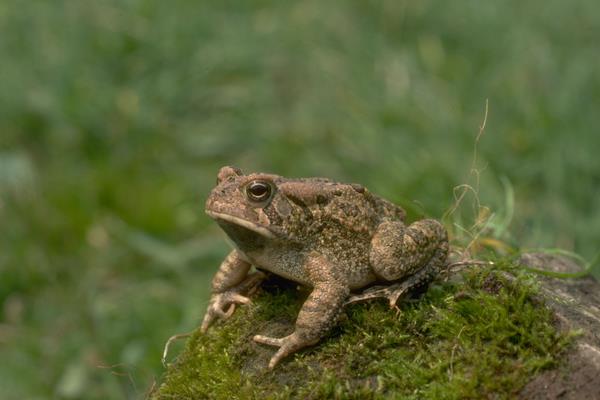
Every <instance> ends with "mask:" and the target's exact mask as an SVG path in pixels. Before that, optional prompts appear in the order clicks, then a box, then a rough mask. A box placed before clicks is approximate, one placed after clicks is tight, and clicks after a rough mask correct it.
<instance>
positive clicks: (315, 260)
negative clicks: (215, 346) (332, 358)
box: [254, 256, 350, 369]
mask: <svg viewBox="0 0 600 400" xmlns="http://www.w3.org/2000/svg"><path fill="white" fill-rule="evenodd" d="M307 272H308V274H309V276H310V278H311V280H312V282H314V289H313V291H312V292H311V294H310V295H309V296H308V299H306V301H305V302H304V304H303V305H302V309H301V310H300V313H299V314H298V318H297V319H296V329H295V330H294V332H293V333H292V334H291V335H288V336H285V337H283V338H272V337H267V336H262V335H256V336H254V341H256V342H259V343H263V344H267V345H270V346H277V347H279V350H278V351H277V353H275V355H274V356H273V357H272V358H271V361H269V369H273V368H274V367H275V366H276V365H277V364H278V363H279V361H281V360H282V359H283V358H284V357H286V356H288V355H290V354H293V353H295V352H296V351H298V350H300V349H301V348H303V347H306V346H310V345H313V344H315V343H317V342H318V341H319V340H320V339H321V338H322V337H323V336H325V334H326V333H327V332H328V331H329V329H331V328H332V327H333V326H334V325H335V323H336V322H337V320H338V317H339V315H340V313H341V311H342V309H343V306H344V302H345V300H346V298H347V297H348V294H349V292H350V289H349V287H348V285H347V283H346V282H345V280H344V279H343V277H342V276H341V274H339V273H337V271H336V268H335V266H333V265H331V264H330V263H329V262H328V261H327V260H325V259H324V258H323V257H319V256H316V257H311V258H310V260H309V262H308V264H307Z"/></svg>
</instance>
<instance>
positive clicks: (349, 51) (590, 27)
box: [0, 0, 600, 399]
mask: <svg viewBox="0 0 600 400" xmlns="http://www.w3.org/2000/svg"><path fill="white" fill-rule="evenodd" d="M0 32H1V34H0V56H1V59H2V62H1V63H0V87H1V88H2V90H0V305H1V307H0V353H2V361H3V362H2V363H0V388H1V389H0V390H1V392H0V397H2V398H7V399H20V398H49V397H54V398H79V397H81V396H83V393H85V395H86V397H88V398H102V399H104V398H123V397H126V398H135V397H137V396H139V395H140V394H141V393H143V392H144V390H145V389H146V388H148V387H149V386H150V385H151V383H152V381H153V379H154V378H155V377H157V376H159V375H160V374H161V372H162V368H161V366H160V355H161V350H162V345H163V343H164V341H165V340H166V338H168V337H169V336H171V335H172V334H173V333H175V332H181V331H188V330H190V329H192V328H193V327H195V326H197V324H198V322H199V320H200V317H201V315H202V313H203V311H204V308H205V307H206V303H207V296H208V288H209V280H210V278H211V276H212V274H213V272H214V270H215V268H216V266H217V265H218V263H219V261H220V259H221V258H223V256H224V254H225V253H226V251H227V250H226V249H227V247H226V245H225V243H224V241H223V239H222V236H221V234H220V233H219V232H218V230H217V229H216V228H215V227H214V226H213V224H211V223H210V221H209V220H208V219H207V218H206V217H205V216H204V215H203V212H202V209H203V201H204V199H205V197H206V195H207V193H208V192H209V190H210V189H211V187H212V186H213V184H214V180H215V175H216V172H217V171H218V168H219V167H220V166H222V165H225V164H233V165H237V166H239V167H241V168H243V169H244V170H246V171H254V170H265V171H271V172H276V173H279V174H282V175H290V176H310V175H319V176H328V177H331V178H334V179H338V180H342V181H351V182H360V183H362V184H364V185H365V186H367V187H369V189H371V190H372V191H373V192H375V193H378V194H381V195H383V196H384V197H387V198H389V199H390V200H393V201H395V202H397V203H399V204H401V205H403V206H404V207H405V208H407V210H408V212H409V215H410V217H411V218H417V217H420V216H421V215H423V214H426V215H430V216H434V217H440V216H441V215H442V214H443V212H444V211H445V210H447V209H448V208H449V207H450V205H451V203H452V202H453V188H454V187H455V186H456V185H458V184H461V183H463V182H466V181H467V175H468V172H469V169H470V166H471V158H472V150H473V144H474V138H475V136H476V134H477V132H478V127H479V125H480V123H481V121H482V119H483V115H484V108H485V101H486V99H489V116H488V120H487V126H486V130H485V133H484V135H483V137H482V139H481V141H480V142H479V144H478V160H479V162H478V165H477V166H478V167H479V169H480V170H481V171H482V172H481V177H480V178H481V179H480V184H479V197H480V199H481V202H482V203H483V204H486V205H488V206H490V208H491V210H493V211H494V212H495V213H496V215H497V217H505V216H508V215H509V214H510V213H509V212H508V211H510V210H509V209H513V210H514V213H513V217H512V219H511V221H512V223H511V225H510V226H509V227H508V229H506V230H504V231H503V235H502V236H501V239H502V240H504V241H506V242H507V243H509V244H511V245H513V246H514V247H540V246H541V247H553V248H554V247H559V248H564V249H567V250H571V251H575V252H578V253H580V254H582V255H583V256H584V257H585V258H586V259H588V260H591V259H593V257H594V255H595V254H596V253H597V251H598V246H597V244H598V242H599V241H600V213H598V211H597V206H596V205H597V204H598V203H599V201H600V185H599V182H600V181H599V175H598V171H600V158H599V157H597V149H598V146H599V145H600V136H598V134H597V129H596V127H597V126H599V125H600V114H598V112H597V110H598V108H599V107H600V58H599V57H598V44H597V38H598V37H599V36H600V5H598V3H597V2H596V1H594V0H575V1H572V2H569V4H565V3H564V2H562V1H558V0H550V1H542V0H527V1H517V0H503V1H499V2H494V3H493V4H492V3H489V4H486V3H483V2H473V1H465V0H458V1H453V2H434V1H429V0H428V1H419V2H409V1H379V2H378V1H358V0H356V1H349V2H344V3H330V2H318V1H310V0H309V1H302V2H288V1H251V2H244V4H243V5H240V4H239V2H228V1H225V2H218V3H216V2H205V1H197V2H185V1H179V0H176V1H172V2H161V1H150V0H127V1H121V0H118V1H117V0H106V1H85V0H82V1H74V0H56V1H51V2H49V1H43V0H31V1H27V2H23V1H16V0H6V1H3V2H1V4H0ZM502 182H510V185H509V186H505V185H504V184H503V183H502ZM505 188H512V189H513V190H514V207H513V208H511V207H508V206H507V205H509V204H510V203H509V202H507V201H506V200H505V195H506V193H507V189H505ZM467 200H468V201H467V203H466V205H467V207H465V208H464V209H463V212H461V213H460V218H459V219H457V220H458V221H461V223H462V224H463V225H469V224H468V222H464V221H472V220H473V219H474V215H473V213H471V212H470V209H469V207H468V205H469V204H470V201H471V198H468V199H467ZM498 221H501V218H500V219H499V220H498ZM594 273H595V274H596V276H598V275H599V274H600V272H599V269H598V268H596V269H595V271H594ZM40 366H44V368H40ZM106 367H110V368H106Z"/></svg>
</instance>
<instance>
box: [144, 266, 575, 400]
mask: <svg viewBox="0 0 600 400" xmlns="http://www.w3.org/2000/svg"><path fill="white" fill-rule="evenodd" d="M499 264H500V265H499V266H497V267H495V268H494V269H489V268H486V269H481V268H475V269H472V270H470V271H468V272H466V273H465V274H464V275H463V278H464V280H460V281H454V282H450V283H444V284H440V285H436V286H433V287H432V288H431V290H429V291H428V292H427V293H426V294H425V296H424V297H423V298H422V299H420V300H419V301H415V302H410V303H404V304H403V305H402V307H401V313H400V314H396V313H395V312H394V311H392V310H390V309H389V306H388V305H387V304H386V303H385V302H372V303H369V304H360V305H354V306H352V307H349V308H348V309H347V311H346V315H345V319H344V320H343V322H342V323H341V324H340V326H339V327H338V328H336V331H335V332H334V333H333V334H332V335H330V337H328V338H327V339H325V340H323V341H322V342H321V343H320V344H318V345H317V346H315V347H313V348H310V349H308V350H304V351H302V352H300V353H298V354H297V355H295V356H294V357H291V358H292V360H291V361H287V362H284V363H283V364H281V365H280V366H278V367H277V368H276V369H275V370H273V371H272V372H271V371H268V370H267V369H266V365H267V362H268V357H269V356H270V355H271V353H272V351H273V349H271V348H269V349H267V350H266V351H265V349H264V348H263V347H262V346H260V345H257V344H254V343H253V342H252V341H251V337H252V336H253V335H254V334H256V333H257V332H264V331H268V330H269V329H270V330H271V331H272V330H273V326H274V325H275V326H276V325H282V324H283V325H284V326H285V329H283V330H285V331H286V332H287V331H289V330H290V329H292V326H293V325H292V324H293V321H294V320H295V317H296V315H297V313H298V309H299V306H300V305H301V303H302V300H303V298H304V296H305V294H304V295H303V294H299V293H298V292H297V291H295V290H294V288H293V287H288V288H287V289H282V290H273V289H272V288H271V290H270V291H269V290H267V291H263V292H262V293H260V295H259V296H258V298H257V299H256V304H255V305H253V306H249V307H242V308H241V309H240V310H238V311H236V312H237V315H236V316H235V317H234V318H232V319H231V320H228V321H227V322H225V323H223V324H220V325H217V326H215V327H214V328H213V329H212V330H211V331H210V332H209V333H208V334H205V335H203V334H201V333H199V332H196V333H195V334H194V335H193V336H192V338H191V339H190V340H189V342H188V344H187V346H186V348H185V350H184V352H183V353H182V355H181V356H180V357H179V358H178V360H177V362H176V363H175V364H174V365H173V366H171V367H170V368H169V370H168V371H167V374H166V377H165V380H164V383H163V384H161V385H160V386H159V388H158V390H157V391H156V392H155V393H154V396H153V398H154V399H170V398H177V399H194V398H215V399H224V398H229V399H254V398H270V399H287V398H290V397H293V398H303V399H321V398H338V399H351V398H356V399H380V398H403V399H404V398H405V399H422V398H427V399H430V398H435V399H465V398H488V397H489V398H514V396H515V395H516V394H517V393H518V391H519V389H520V388H521V387H522V386H523V385H524V384H525V383H526V382H527V381H528V380H529V379H531V377H532V375H534V374H535V373H537V372H539V371H541V370H543V369H546V368H550V367H553V366H556V365H557V364H558V363H559V362H560V361H559V360H560V356H561V352H562V351H563V350H564V349H565V348H566V346H567V345H568V343H569V342H570V337H569V335H567V334H564V333H562V334H561V333H558V332H557V331H556V330H555V327H554V323H553V316H552V313H551V311H550V310H549V309H546V308H544V306H543V304H542V303H540V301H539V299H538V298H536V297H535V295H536V293H537V289H536V284H535V282H536V280H535V279H534V278H533V277H532V276H531V275H527V274H524V273H522V272H520V270H518V269H515V268H514V267H510V266H509V265H510V264H509V262H507V261H502V262H500V263H499ZM506 271H511V272H512V273H517V274H518V275H519V278H518V280H515V281H513V280H510V281H509V280H507V278H506V275H504V274H503V273H506ZM274 321H275V322H274ZM277 329H279V327H278V328H277ZM279 330H280V331H282V329H279ZM278 333H279V334H282V333H283V332H278Z"/></svg>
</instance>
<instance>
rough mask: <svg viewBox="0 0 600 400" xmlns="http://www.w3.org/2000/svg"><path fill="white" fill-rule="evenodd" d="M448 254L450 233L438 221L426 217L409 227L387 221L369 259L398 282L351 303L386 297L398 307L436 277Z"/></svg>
mask: <svg viewBox="0 0 600 400" xmlns="http://www.w3.org/2000/svg"><path fill="white" fill-rule="evenodd" d="M447 256H448V235H447V233H446V229H445V228H444V227H443V225H442V224H440V223H439V222H438V221H436V220H433V219H424V220H421V221H417V222H415V223H413V224H411V225H409V226H408V227H407V226H405V225H404V224H403V223H401V222H399V221H394V222H384V223H382V224H381V225H380V226H379V227H378V229H377V232H376V233H375V235H374V236H373V239H372V241H371V252H370V254H369V261H370V263H371V266H372V268H373V271H374V272H375V274H376V275H377V276H378V277H380V278H382V279H384V280H386V281H391V282H394V281H397V282H396V283H394V284H392V285H390V286H387V287H385V288H383V289H374V290H371V291H367V292H365V293H363V294H362V295H359V296H354V297H352V298H351V299H350V300H349V302H355V301H361V300H365V299H369V298H374V297H386V298H388V299H389V300H390V305H391V306H394V305H395V304H396V301H397V300H398V298H399V297H400V296H401V295H403V294H404V293H406V292H407V291H409V290H410V289H413V288H416V287H418V286H424V285H427V284H428V283H429V282H430V281H431V280H432V279H433V278H435V277H436V276H437V275H438V274H439V272H440V270H441V269H442V268H443V267H444V265H445V263H446V258H447Z"/></svg>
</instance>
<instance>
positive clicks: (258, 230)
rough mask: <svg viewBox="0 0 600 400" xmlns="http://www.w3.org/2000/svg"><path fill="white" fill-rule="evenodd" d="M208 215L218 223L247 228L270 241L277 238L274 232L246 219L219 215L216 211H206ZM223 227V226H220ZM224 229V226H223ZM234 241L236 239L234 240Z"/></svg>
mask: <svg viewBox="0 0 600 400" xmlns="http://www.w3.org/2000/svg"><path fill="white" fill-rule="evenodd" d="M206 214H208V216H209V217H211V218H213V219H215V220H217V222H219V221H225V222H228V223H230V224H233V225H237V226H239V227H242V228H246V229H248V230H250V231H252V232H256V233H258V234H259V235H261V236H263V237H265V238H268V239H273V238H275V235H274V234H273V232H271V231H270V230H268V229H267V228H265V227H264V226H260V225H257V224H254V223H252V222H250V221H246V220H245V219H242V218H238V217H235V216H233V215H230V214H224V213H219V212H215V211H209V210H206ZM220 225H221V224H220ZM221 226H222V227H223V225H221ZM232 239H234V238H232Z"/></svg>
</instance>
